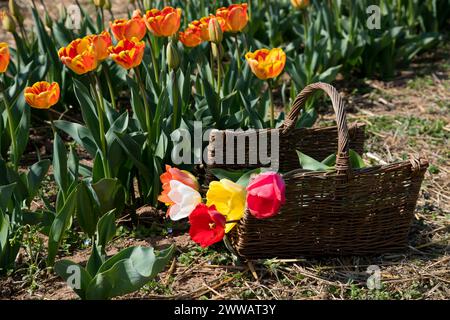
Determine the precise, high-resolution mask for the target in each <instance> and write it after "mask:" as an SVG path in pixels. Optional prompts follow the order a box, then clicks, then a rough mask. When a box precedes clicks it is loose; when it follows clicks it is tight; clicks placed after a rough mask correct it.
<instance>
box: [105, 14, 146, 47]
mask: <svg viewBox="0 0 450 320" xmlns="http://www.w3.org/2000/svg"><path fill="white" fill-rule="evenodd" d="M110 26H111V31H112V33H113V34H114V37H116V39H117V40H119V41H120V40H123V39H128V40H131V38H133V37H134V38H137V39H138V41H141V40H142V39H143V38H144V37H145V34H146V33H147V28H146V26H145V22H144V19H143V18H142V15H141V11H140V10H135V11H134V13H133V16H132V17H131V19H129V20H127V19H116V20H114V22H110Z"/></svg>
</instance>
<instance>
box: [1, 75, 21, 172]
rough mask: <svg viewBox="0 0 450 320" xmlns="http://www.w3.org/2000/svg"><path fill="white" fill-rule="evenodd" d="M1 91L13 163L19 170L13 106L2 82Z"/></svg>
mask: <svg viewBox="0 0 450 320" xmlns="http://www.w3.org/2000/svg"><path fill="white" fill-rule="evenodd" d="M0 89H1V92H2V96H3V103H4V104H5V109H6V114H7V116H8V129H9V135H10V136H11V144H12V150H11V154H12V160H13V161H12V163H13V165H14V169H15V170H17V168H18V167H19V156H18V154H17V151H18V150H17V141H16V134H15V132H14V123H13V121H14V119H13V115H12V112H11V105H10V104H9V101H8V97H7V96H6V88H5V87H4V84H3V82H0Z"/></svg>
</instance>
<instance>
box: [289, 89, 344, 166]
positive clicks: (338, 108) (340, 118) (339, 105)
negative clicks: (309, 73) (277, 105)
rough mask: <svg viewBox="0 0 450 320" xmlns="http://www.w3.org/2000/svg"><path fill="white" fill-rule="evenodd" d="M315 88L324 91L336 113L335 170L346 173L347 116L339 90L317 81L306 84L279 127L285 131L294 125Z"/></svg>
mask: <svg viewBox="0 0 450 320" xmlns="http://www.w3.org/2000/svg"><path fill="white" fill-rule="evenodd" d="M317 90H322V91H325V92H326V93H327V95H328V96H329V97H330V99H331V103H332V105H333V109H334V113H335V114H336V123H337V130H338V150H337V154H336V171H337V172H338V173H347V172H348V171H349V170H350V164H349V146H348V145H349V133H348V127H347V117H346V114H345V106H344V101H343V100H342V98H341V96H340V95H339V92H338V91H337V90H336V88H334V87H333V86H332V85H329V84H327V83H323V82H317V83H312V84H310V85H308V86H306V87H305V88H304V89H303V90H302V91H301V92H300V93H299V94H298V96H297V97H296V98H295V100H294V102H293V103H292V109H291V111H290V112H289V114H288V115H287V117H286V119H285V120H284V123H283V125H282V126H281V128H280V129H281V130H282V132H283V133H286V132H288V131H290V130H292V129H293V128H294V127H295V124H296V123H297V120H298V117H299V114H300V110H301V109H302V108H303V107H304V105H305V103H306V101H307V100H308V98H309V97H311V96H312V94H313V93H314V92H316V91H317Z"/></svg>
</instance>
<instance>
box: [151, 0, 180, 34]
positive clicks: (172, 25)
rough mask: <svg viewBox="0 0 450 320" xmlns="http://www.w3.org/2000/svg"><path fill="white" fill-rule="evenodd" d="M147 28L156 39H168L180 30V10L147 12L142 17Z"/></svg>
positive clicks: (169, 9)
mask: <svg viewBox="0 0 450 320" xmlns="http://www.w3.org/2000/svg"><path fill="white" fill-rule="evenodd" d="M144 21H145V24H146V25H147V28H148V29H149V30H150V31H151V32H152V33H153V34H154V35H155V36H158V37H170V36H173V35H174V34H175V33H177V31H178V29H180V21H181V9H180V8H177V9H175V8H172V7H165V8H164V9H162V10H158V9H152V10H148V11H147V13H146V14H145V17H144Z"/></svg>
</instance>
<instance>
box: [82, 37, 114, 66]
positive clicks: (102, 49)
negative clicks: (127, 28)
mask: <svg viewBox="0 0 450 320" xmlns="http://www.w3.org/2000/svg"><path fill="white" fill-rule="evenodd" d="M85 39H87V40H89V41H90V42H91V43H92V45H93V46H94V50H95V53H96V56H97V60H98V61H103V60H105V59H106V58H108V57H109V51H108V48H109V47H110V46H111V45H112V39H111V35H110V34H109V32H108V31H103V32H102V33H100V34H93V35H89V36H86V37H85Z"/></svg>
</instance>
